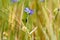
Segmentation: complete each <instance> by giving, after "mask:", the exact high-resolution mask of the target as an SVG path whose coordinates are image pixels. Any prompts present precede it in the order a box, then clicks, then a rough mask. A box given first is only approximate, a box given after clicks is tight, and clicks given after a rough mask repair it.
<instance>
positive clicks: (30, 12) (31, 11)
mask: <svg viewBox="0 0 60 40" xmlns="http://www.w3.org/2000/svg"><path fill="white" fill-rule="evenodd" d="M24 11H25V12H27V13H28V14H33V12H34V11H33V10H31V9H29V8H25V10H24Z"/></svg>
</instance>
